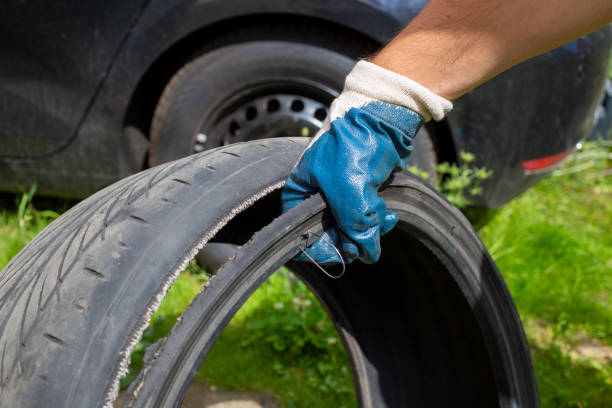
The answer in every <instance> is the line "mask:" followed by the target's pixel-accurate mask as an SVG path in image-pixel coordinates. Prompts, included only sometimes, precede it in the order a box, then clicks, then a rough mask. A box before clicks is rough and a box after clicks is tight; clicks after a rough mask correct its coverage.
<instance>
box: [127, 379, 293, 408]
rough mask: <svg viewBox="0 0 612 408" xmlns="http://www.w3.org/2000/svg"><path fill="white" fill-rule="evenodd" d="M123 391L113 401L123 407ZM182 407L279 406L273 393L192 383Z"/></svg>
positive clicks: (257, 407) (239, 407)
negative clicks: (240, 390) (238, 390)
mask: <svg viewBox="0 0 612 408" xmlns="http://www.w3.org/2000/svg"><path fill="white" fill-rule="evenodd" d="M124 394H125V393H124V392H122V393H121V394H120V395H119V399H118V401H117V402H116V403H115V407H116V408H122V407H123V396H124ZM182 407H183V408H281V404H280V403H279V402H278V400H277V399H276V398H275V397H274V396H273V395H268V394H258V393H254V392H234V391H218V390H216V389H215V388H214V387H207V386H204V385H200V384H192V385H191V387H190V388H189V390H188V391H187V396H186V397H185V401H183V405H182Z"/></svg>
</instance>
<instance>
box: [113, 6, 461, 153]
mask: <svg viewBox="0 0 612 408" xmlns="http://www.w3.org/2000/svg"><path fill="white" fill-rule="evenodd" d="M208 3H211V4H213V5H211V6H210V8H211V10H214V4H215V3H218V2H217V1H211V2H208ZM228 3H229V2H228ZM231 3H232V4H233V3H236V4H242V3H244V1H242V0H237V1H232V2H231ZM275 3H279V4H280V3H282V2H275ZM296 3H299V4H301V3H302V2H296ZM408 3H411V4H412V6H411V7H412V8H411V10H410V11H408V12H406V11H405V10H404V11H402V12H401V13H398V14H403V16H401V17H398V16H396V15H392V14H393V9H392V8H391V7H389V8H388V9H384V10H383V9H381V8H378V7H375V6H374V5H372V4H365V3H362V2H359V3H357V2H355V1H353V0H347V1H340V2H338V4H335V5H334V6H330V10H329V14H327V15H326V14H324V13H323V11H321V10H314V9H310V10H302V9H300V10H298V7H297V6H295V5H294V6H290V7H285V8H284V9H283V8H282V7H281V6H278V9H273V7H267V9H268V11H269V12H267V13H251V14H249V13H248V12H246V13H245V10H244V9H240V8H239V7H237V9H240V11H239V12H237V13H235V14H236V15H225V14H224V13H221V15H220V16H219V18H217V19H216V20H214V21H204V22H203V24H202V25H201V26H199V27H197V28H195V29H193V30H192V31H189V32H186V33H184V35H182V36H178V37H177V38H174V39H173V41H172V42H171V44H170V45H169V46H168V47H165V48H163V47H160V50H159V51H158V54H157V56H156V58H155V59H154V60H153V61H152V62H151V63H150V64H149V65H148V67H146V69H145V70H144V72H143V74H142V75H141V77H140V79H139V80H138V82H137V83H136V86H135V87H134V88H133V91H132V92H131V94H130V95H129V102H128V103H127V106H126V109H125V114H124V117H123V121H122V127H123V129H124V133H125V130H126V129H128V128H129V129H132V130H133V129H137V131H138V133H140V134H141V135H143V136H144V137H146V138H148V137H149V132H150V125H151V120H152V118H153V114H154V112H155V108H156V106H157V103H158V101H159V98H160V96H161V94H162V92H163V91H164V89H165V87H166V86H167V84H168V83H169V81H170V80H171V79H172V77H173V76H174V75H175V74H176V73H177V72H178V71H179V70H180V69H181V67H183V66H184V65H185V64H186V63H188V62H189V61H190V60H192V59H193V58H194V57H196V56H198V55H201V54H203V53H206V52H208V51H212V50H214V49H216V48H220V47H223V46H226V45H229V44H235V43H240V42H246V41H253V40H275V39H276V40H287V41H295V42H299V43H305V44H309V45H317V46H321V47H322V48H325V49H328V50H332V51H337V52H339V53H341V54H343V55H346V56H349V57H352V58H355V59H357V58H359V57H365V56H367V55H369V54H372V53H373V52H375V51H376V50H377V49H379V48H380V47H381V46H382V45H383V44H384V43H385V42H386V41H388V40H389V39H390V38H391V37H392V36H393V35H394V34H395V33H396V32H397V31H399V30H400V29H401V28H402V27H403V25H404V24H405V22H406V21H409V20H410V19H411V18H412V16H413V15H415V14H416V13H417V12H418V11H419V10H420V7H421V3H422V2H420V1H419V0H414V1H411V2H408ZM347 4H351V5H354V4H359V7H358V8H357V12H355V13H348V14H350V15H349V16H344V15H342V14H343V13H344V14H347V13H346V7H348V6H347ZM224 7H225V8H227V9H229V8H230V5H227V6H224ZM251 7H252V6H251ZM342 7H344V9H342ZM261 8H262V9H266V7H265V6H264V7H261ZM287 8H292V10H287ZM364 16H367V17H369V18H368V19H366V18H365V17H364ZM366 20H367V23H365V21H366ZM160 23H161V21H156V22H155V24H160ZM313 27H316V30H313V29H312V28H313ZM338 39H340V40H341V41H337V40H338ZM135 45H137V44H135ZM135 45H134V46H135ZM141 45H142V44H141ZM134 46H132V48H133V47H134ZM429 130H430V134H431V136H432V138H433V139H434V140H433V141H434V145H435V150H436V153H437V154H438V161H439V162H442V161H449V162H456V157H457V154H456V150H455V143H454V141H453V137H452V132H451V130H450V127H449V125H448V124H447V123H446V121H441V122H432V123H430V125H429Z"/></svg>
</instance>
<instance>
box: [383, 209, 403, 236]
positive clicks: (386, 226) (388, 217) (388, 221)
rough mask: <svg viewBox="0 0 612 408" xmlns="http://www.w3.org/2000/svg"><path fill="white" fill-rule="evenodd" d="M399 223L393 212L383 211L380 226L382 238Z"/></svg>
mask: <svg viewBox="0 0 612 408" xmlns="http://www.w3.org/2000/svg"><path fill="white" fill-rule="evenodd" d="M398 221H399V217H398V216H397V214H396V213H394V212H393V211H385V216H384V217H383V222H382V223H381V225H380V235H381V236H383V235H385V234H387V233H388V232H389V231H391V230H392V229H393V228H394V227H395V226H396V225H397V222H398Z"/></svg>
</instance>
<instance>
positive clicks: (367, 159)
mask: <svg viewBox="0 0 612 408" xmlns="http://www.w3.org/2000/svg"><path fill="white" fill-rule="evenodd" d="M451 107H452V104H450V102H449V101H447V100H446V99H443V98H441V97H439V96H437V95H435V94H433V93H431V91H429V90H427V89H426V88H423V87H422V86H420V85H418V84H416V83H415V82H413V81H411V80H409V79H408V78H405V77H402V76H400V75H398V74H395V73H393V72H390V71H387V70H384V69H383V68H381V67H378V66H376V65H374V64H371V63H369V62H365V61H360V62H359V63H357V65H356V66H355V68H353V70H352V71H351V73H350V74H349V76H348V77H347V79H346V82H345V87H344V91H343V92H342V94H341V95H340V96H339V97H338V98H337V99H336V100H335V101H334V102H333V103H332V107H331V110H330V115H329V117H328V120H327V122H326V124H325V125H324V126H323V128H322V129H321V131H319V133H317V135H316V136H315V138H314V139H313V142H311V144H310V145H309V146H308V147H307V149H306V150H305V152H304V154H303V155H302V157H301V158H300V160H299V162H298V163H297V165H296V166H295V167H294V169H293V170H292V172H291V174H290V175H289V178H288V179H287V182H286V184H285V187H284V188H283V190H282V193H281V200H282V206H283V212H286V211H288V210H290V209H291V208H293V207H295V206H296V205H297V204H299V203H300V202H301V201H303V200H304V199H306V198H307V197H309V196H311V195H313V194H314V193H316V192H317V191H321V192H322V193H323V195H324V197H325V199H326V201H327V203H328V206H329V208H330V209H331V212H332V214H333V216H334V218H335V221H336V224H335V225H334V226H333V227H331V228H328V229H327V230H325V231H324V232H323V234H322V237H321V239H319V240H318V241H316V242H315V243H314V244H313V245H311V246H310V247H309V248H308V249H307V250H306V253H307V254H308V255H305V254H300V255H298V257H297V259H298V260H304V261H312V260H314V261H316V262H318V263H320V264H331V263H339V262H342V261H344V262H345V263H350V262H352V261H354V260H355V259H357V258H359V259H360V260H361V261H363V262H365V263H373V262H376V261H377V260H378V258H379V257H380V252H381V249H380V236H381V235H384V234H386V233H387V232H389V231H390V230H391V229H392V228H393V227H394V226H395V224H396V223H397V220H398V217H397V215H396V214H395V213H393V212H391V211H388V210H387V209H386V204H385V202H384V201H383V200H382V199H381V198H380V197H378V194H377V192H378V189H379V188H380V185H381V184H382V183H383V182H384V181H385V180H386V179H387V178H389V176H390V175H391V172H392V171H394V170H399V169H403V168H404V167H405V166H406V161H407V160H408V156H409V155H410V153H411V151H412V139H413V138H414V137H415V135H416V134H417V132H418V131H419V129H420V128H421V126H422V125H423V123H424V122H425V120H426V119H429V118H431V116H432V115H433V116H434V117H436V118H441V117H443V116H444V114H445V113H446V112H447V111H448V110H450V108H451ZM338 253H340V254H341V256H342V259H340V257H339V255H338Z"/></svg>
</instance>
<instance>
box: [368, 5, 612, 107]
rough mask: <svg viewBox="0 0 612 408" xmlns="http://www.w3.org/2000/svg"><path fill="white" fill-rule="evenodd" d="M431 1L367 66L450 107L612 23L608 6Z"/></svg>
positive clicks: (611, 12)
mask: <svg viewBox="0 0 612 408" xmlns="http://www.w3.org/2000/svg"><path fill="white" fill-rule="evenodd" d="M577 3H578V2H577V1H575V0H555V1H542V0H512V1H507V0H431V1H430V3H429V4H428V5H427V6H426V7H425V8H424V9H423V11H422V12H421V13H420V14H419V15H418V16H417V17H416V18H415V19H414V20H413V21H412V22H411V23H410V24H409V25H408V26H407V27H406V28H405V29H404V30H403V31H402V32H401V33H400V34H399V35H398V36H397V37H396V38H395V39H394V40H393V41H391V43H389V45H387V46H386V47H385V48H384V49H382V50H381V51H380V52H379V53H378V54H377V55H376V56H375V57H374V58H372V62H374V63H375V64H377V65H379V66H382V67H383V68H386V69H389V70H391V71H395V72H397V73H399V74H401V75H404V76H407V77H409V78H411V79H413V80H415V81H417V82H418V83H420V84H421V85H423V86H425V87H427V88H429V89H430V90H432V91H433V92H435V93H437V94H438V95H440V96H443V97H445V98H447V99H451V100H452V99H456V98H458V97H460V96H461V95H463V94H464V93H466V92H468V91H469V90H471V89H473V88H474V87H476V86H478V85H479V84H480V83H482V82H484V81H486V80H487V79H489V78H491V77H493V76H495V75H497V74H499V73H500V72H502V71H504V70H506V69H508V68H510V67H511V66H513V65H516V64H518V63H519V62H521V61H524V60H526V59H528V58H531V57H533V56H536V55H538V54H541V53H543V52H546V51H548V50H551V49H553V48H555V47H558V46H560V45H562V44H565V43H567V42H569V41H571V40H573V39H575V38H578V37H580V36H582V35H585V34H587V33H589V32H592V31H594V30H596V29H597V28H599V27H602V26H604V25H605V24H607V23H609V22H610V21H612V1H610V0H589V1H585V2H579V4H577Z"/></svg>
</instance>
